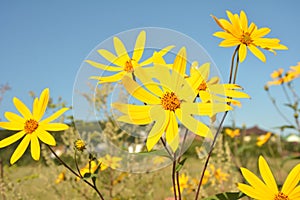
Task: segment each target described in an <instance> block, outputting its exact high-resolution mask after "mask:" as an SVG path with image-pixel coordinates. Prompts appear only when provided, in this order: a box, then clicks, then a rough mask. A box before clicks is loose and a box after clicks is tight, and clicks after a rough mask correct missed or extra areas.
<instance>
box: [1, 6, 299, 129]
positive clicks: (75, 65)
mask: <svg viewBox="0 0 300 200" xmlns="http://www.w3.org/2000/svg"><path fill="white" fill-rule="evenodd" d="M299 7H300V2H299V1H296V0H295V1H292V0H291V1H274V0H267V1H261V0H249V1H246V0H244V1H241V0H239V1H237V0H236V1H233V0H232V1H229V0H228V1H226V2H225V1H220V0H209V1H196V0H194V1H174V0H173V1H158V0H152V1H137V0H131V1H70V0H68V1H67V0H66V1H58V0H56V1H51V3H50V2H47V3H46V1H44V2H41V1H30V0H28V1H18V2H17V1H1V2H0V27H1V29H0V58H1V59H0V68H1V72H0V84H4V83H9V85H10V86H11V87H12V90H10V91H9V92H7V93H6V94H5V96H4V100H3V101H2V103H1V105H0V115H1V118H2V119H3V114H4V112H5V111H8V110H14V107H13V103H12V101H11V100H12V98H13V97H14V96H17V97H19V98H21V99H22V100H23V101H24V102H25V103H26V104H27V105H28V104H29V105H30V104H31V98H30V97H29V95H28V92H29V91H30V90H32V91H34V92H36V93H37V94H39V93H40V92H41V90H42V89H44V88H45V87H49V88H50V92H51V96H52V97H54V99H56V98H57V97H58V96H62V97H63V99H64V100H65V101H67V102H68V103H69V105H71V103H72V92H73V83H74V81H75V77H76V73H77V70H78V69H79V67H80V65H81V63H82V61H83V60H84V59H85V57H86V56H87V55H88V54H89V52H90V51H91V50H92V49H93V48H94V47H95V46H96V45H98V44H99V43H100V42H102V41H103V40H105V39H106V38H108V37H110V36H112V35H113V34H116V33H119V32H122V31H126V30H128V29H132V28H140V27H145V26H146V27H149V26H155V27H163V28H169V29H174V30H176V31H179V32H182V33H184V34H186V35H188V36H190V37H191V38H193V39H194V40H196V41H197V42H198V43H200V44H201V45H202V46H203V47H204V48H205V49H206V50H207V51H208V53H209V54H210V56H211V57H212V59H213V60H214V62H215V63H216V65H217V66H218V68H219V70H220V72H221V74H222V76H223V78H224V79H225V80H227V77H228V73H229V65H230V57H231V55H232V52H233V50H234V49H233V48H226V49H225V48H221V47H218V44H219V42H220V41H221V40H220V39H218V38H215V37H213V36H212V34H213V33H214V32H215V31H218V30H220V28H219V27H218V26H217V25H216V24H215V22H214V21H213V19H212V18H211V17H210V15H211V14H213V15H215V16H217V17H221V18H226V13H225V11H226V10H230V11H232V12H235V13H236V12H238V13H239V12H240V10H241V9H243V10H244V11H245V12H246V14H247V15H248V18H249V21H253V22H255V23H256V24H257V25H258V26H259V27H265V26H267V27H269V28H271V30H272V31H271V33H270V34H269V35H268V36H269V37H277V38H279V39H281V41H282V43H283V44H284V45H286V46H288V47H289V50H288V51H278V54H277V56H274V55H273V54H271V53H269V52H265V54H266V56H267V62H266V63H262V62H261V61H259V60H258V59H257V58H255V57H254V56H252V55H250V54H248V55H249V56H248V57H247V59H246V61H245V62H244V63H242V64H241V65H240V71H239V76H238V84H240V85H241V86H243V87H244V88H245V91H246V92H247V93H249V94H250V95H251V97H252V99H251V100H245V101H243V107H242V108H241V109H236V111H235V112H234V115H231V116H230V117H229V118H228V119H227V122H226V123H227V124H230V123H231V121H230V120H231V119H232V118H231V117H234V119H235V120H236V124H237V125H238V126H240V125H242V124H243V123H245V124H246V125H247V126H248V127H250V126H253V125H256V124H257V125H259V126H261V127H263V128H265V129H269V130H272V127H274V126H278V125H281V124H283V120H282V119H280V118H279V115H278V114H277V113H276V111H275V109H274V108H273V107H272V105H271V103H270V101H269V99H268V98H267V94H266V93H265V91H264V90H263V86H264V84H265V83H266V82H267V81H268V80H269V74H270V73H271V72H272V71H273V70H275V69H277V68H279V67H283V68H285V69H288V67H289V66H291V65H296V63H297V62H299V61H300V54H299V53H300V40H299V24H300V15H299V14H297V13H298V12H299ZM299 84H300V82H299V81H298V85H296V87H295V88H296V90H298V91H299V92H300V87H299ZM274 91H277V92H279V90H274ZM278 96H282V95H278ZM278 101H280V99H278Z"/></svg>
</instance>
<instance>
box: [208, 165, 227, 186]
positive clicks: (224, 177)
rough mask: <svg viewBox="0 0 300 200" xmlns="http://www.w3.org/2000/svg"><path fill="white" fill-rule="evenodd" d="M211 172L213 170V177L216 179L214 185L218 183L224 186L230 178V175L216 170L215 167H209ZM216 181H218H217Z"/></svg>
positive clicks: (213, 181) (219, 169)
mask: <svg viewBox="0 0 300 200" xmlns="http://www.w3.org/2000/svg"><path fill="white" fill-rule="evenodd" d="M209 167H210V170H211V176H212V177H214V178H215V179H212V181H211V182H212V185H215V184H216V183H215V182H216V181H217V182H218V184H222V183H223V182H226V181H227V180H228V179H227V178H228V177H229V174H227V173H225V172H222V170H221V168H218V169H216V167H215V166H214V165H209ZM215 180H216V181H215Z"/></svg>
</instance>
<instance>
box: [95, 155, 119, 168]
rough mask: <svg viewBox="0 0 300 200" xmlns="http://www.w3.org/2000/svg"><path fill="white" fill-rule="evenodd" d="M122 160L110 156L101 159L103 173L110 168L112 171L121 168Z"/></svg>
mask: <svg viewBox="0 0 300 200" xmlns="http://www.w3.org/2000/svg"><path fill="white" fill-rule="evenodd" d="M121 160H122V158H120V157H112V156H110V155H108V154H107V155H105V157H103V158H99V162H101V171H103V170H106V169H107V168H108V167H110V168H112V169H117V168H119V167H120V161H121Z"/></svg>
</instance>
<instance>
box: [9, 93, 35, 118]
mask: <svg viewBox="0 0 300 200" xmlns="http://www.w3.org/2000/svg"><path fill="white" fill-rule="evenodd" d="M13 102H14V105H15V106H16V108H17V110H18V111H19V112H20V114H21V115H22V116H23V117H24V118H25V119H30V118H32V114H31V112H30V110H29V109H28V108H27V106H26V105H25V104H24V103H23V102H22V101H20V100H19V99H18V98H17V97H14V98H13Z"/></svg>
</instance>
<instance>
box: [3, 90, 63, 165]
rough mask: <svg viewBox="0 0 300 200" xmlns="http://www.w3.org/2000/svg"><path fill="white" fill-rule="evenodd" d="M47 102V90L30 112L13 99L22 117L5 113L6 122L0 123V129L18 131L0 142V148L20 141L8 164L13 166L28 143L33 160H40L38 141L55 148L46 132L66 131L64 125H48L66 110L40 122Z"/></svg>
mask: <svg viewBox="0 0 300 200" xmlns="http://www.w3.org/2000/svg"><path fill="white" fill-rule="evenodd" d="M48 101H49V89H48V88H46V89H44V90H43V92H42V93H41V95H40V98H39V99H38V98H35V99H34V102H33V106H32V107H33V109H32V112H31V111H30V110H29V109H28V108H27V106H26V105H25V104H24V103H23V102H22V101H20V100H19V99H18V98H16V97H14V98H13V102H14V105H15V107H16V108H17V110H18V111H19V113H20V114H21V115H22V116H19V115H17V114H15V113H12V112H5V114H4V116H5V118H6V119H7V120H8V122H0V127H1V128H4V129H8V130H13V131H19V132H17V133H15V134H14V135H12V136H10V137H8V138H5V139H3V140H1V141H0V148H3V147H6V146H9V145H11V144H12V143H14V142H16V141H17V140H19V139H21V138H23V139H22V141H21V142H20V144H19V145H18V147H17V148H16V150H15V152H14V153H13V155H12V156H11V158H10V163H11V164H14V163H15V162H16V161H17V160H19V158H20V157H21V156H22V155H23V154H24V152H25V150H26V149H27V147H28V145H29V143H30V150H31V156H32V158H33V159H34V160H39V158H40V144H39V139H40V140H41V141H42V142H44V143H46V144H48V145H51V146H55V145H56V142H55V139H54V137H53V136H52V135H51V134H50V133H48V132H47V131H62V130H66V129H68V126H67V125H66V124H62V123H50V122H52V121H53V120H55V119H57V118H58V117H59V116H61V115H62V114H63V113H64V112H65V111H67V110H68V108H62V109H60V110H58V111H57V112H55V113H54V114H52V115H51V116H49V117H47V118H46V119H44V120H42V117H43V115H44V113H45V111H46V108H47V105H48Z"/></svg>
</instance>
